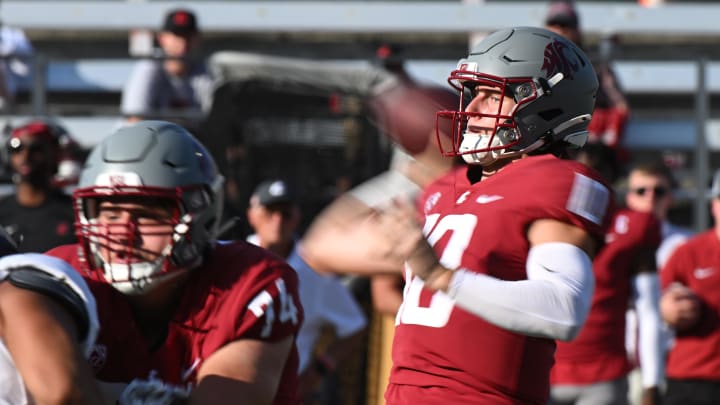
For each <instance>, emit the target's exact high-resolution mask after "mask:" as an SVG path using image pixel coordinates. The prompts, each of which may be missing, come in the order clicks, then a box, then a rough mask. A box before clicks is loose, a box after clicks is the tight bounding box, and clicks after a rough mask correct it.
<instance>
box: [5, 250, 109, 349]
mask: <svg viewBox="0 0 720 405" xmlns="http://www.w3.org/2000/svg"><path fill="white" fill-rule="evenodd" d="M3 279H6V280H7V281H9V282H10V283H11V284H12V285H14V286H16V287H18V288H24V289H27V290H31V291H35V292H38V293H40V294H44V295H46V296H48V297H50V298H52V299H54V300H56V301H57V302H59V303H60V304H61V305H62V306H63V307H64V308H65V309H66V310H67V311H68V312H69V313H70V315H71V316H72V317H73V319H74V320H75V321H76V322H77V326H78V334H79V336H80V340H81V342H82V343H83V348H84V351H85V355H89V354H90V352H91V350H92V346H93V344H94V343H95V338H96V337H97V333H98V330H99V321H98V315H97V308H96V303H95V298H94V297H93V295H92V293H91V292H90V289H89V288H88V286H87V284H86V283H85V280H83V278H82V277H81V276H80V275H79V274H78V273H77V272H76V271H75V269H73V268H72V266H70V265H69V264H68V263H67V262H65V261H64V260H61V259H58V258H55V257H52V256H48V255H44V254H39V253H24V254H14V255H9V256H5V257H3V258H0V281H2V280H3Z"/></svg>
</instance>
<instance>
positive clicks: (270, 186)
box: [250, 179, 295, 206]
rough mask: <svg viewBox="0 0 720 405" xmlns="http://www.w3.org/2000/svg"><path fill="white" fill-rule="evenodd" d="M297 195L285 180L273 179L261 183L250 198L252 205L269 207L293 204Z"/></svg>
mask: <svg viewBox="0 0 720 405" xmlns="http://www.w3.org/2000/svg"><path fill="white" fill-rule="evenodd" d="M294 202H295V194H294V193H293V190H292V188H291V187H290V185H289V184H288V183H287V182H286V181H285V180H280V179H273V180H266V181H263V182H262V183H260V184H259V185H258V186H257V187H256V188H255V191H253V193H252V196H251V197H250V203H251V204H259V205H263V206H268V205H272V204H280V203H286V204H292V203H294Z"/></svg>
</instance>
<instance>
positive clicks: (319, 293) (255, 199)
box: [247, 179, 367, 402]
mask: <svg viewBox="0 0 720 405" xmlns="http://www.w3.org/2000/svg"><path fill="white" fill-rule="evenodd" d="M247 218H248V222H249V224H250V226H251V227H252V228H253V229H254V230H255V232H256V233H255V234H252V235H250V236H249V237H248V238H247V240H248V242H251V243H254V244H256V245H259V246H262V247H264V248H266V249H268V250H270V251H272V252H274V253H276V254H277V255H279V256H280V257H283V258H285V260H286V261H287V262H288V264H290V266H292V267H293V268H294V269H295V271H297V274H298V279H299V281H300V302H301V303H302V306H303V312H304V314H305V320H304V322H303V325H302V327H301V328H300V332H299V333H298V336H297V340H296V345H297V349H298V355H299V357H300V362H299V367H298V373H299V376H300V384H299V386H300V389H301V394H302V395H303V397H304V398H306V401H308V402H309V401H310V399H311V398H312V397H313V396H314V395H316V394H317V392H316V391H317V390H318V388H319V387H320V383H321V382H322V380H323V377H325V376H327V375H329V374H331V373H332V372H333V371H335V368H336V367H337V366H338V364H339V363H340V362H342V361H343V360H344V359H346V358H347V357H348V356H349V355H351V354H352V353H353V352H354V351H356V350H358V349H359V348H360V345H361V344H362V341H363V338H364V331H365V328H366V326H367V320H366V317H365V314H364V312H363V310H362V308H361V307H360V306H359V305H358V303H357V301H356V300H355V298H354V297H353V296H352V294H351V293H350V290H349V289H348V288H347V287H346V286H345V285H343V284H342V282H341V280H340V279H339V278H337V277H335V276H332V275H323V274H319V273H316V272H315V271H314V270H313V269H312V268H310V266H308V264H307V263H305V261H304V260H303V259H302V258H301V257H300V255H299V254H298V251H297V247H298V246H297V241H296V236H297V235H296V232H297V228H298V226H299V224H300V210H299V208H298V205H297V200H296V199H295V194H294V192H293V190H292V188H291V186H290V185H289V184H288V183H287V182H286V181H285V180H280V179H272V180H267V181H264V182H262V183H260V184H259V185H258V186H257V187H256V189H255V191H254V192H253V194H252V196H251V197H250V204H249V207H248V210H247ZM328 326H329V327H332V329H333V331H334V339H332V340H331V341H330V342H329V344H327V346H325V345H323V346H324V349H323V350H322V351H318V350H317V346H318V341H319V339H320V338H321V336H322V334H323V330H324V329H325V328H326V327H328Z"/></svg>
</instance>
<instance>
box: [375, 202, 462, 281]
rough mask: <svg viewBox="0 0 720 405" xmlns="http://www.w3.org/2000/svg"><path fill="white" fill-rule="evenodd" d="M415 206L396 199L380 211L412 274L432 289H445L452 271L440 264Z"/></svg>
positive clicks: (396, 247)
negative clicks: (419, 221)
mask: <svg viewBox="0 0 720 405" xmlns="http://www.w3.org/2000/svg"><path fill="white" fill-rule="evenodd" d="M416 215H417V214H416V211H415V207H414V206H413V205H412V204H411V203H410V202H408V201H402V200H397V201H395V202H394V204H393V207H392V208H391V209H388V210H386V211H385V212H384V213H383V217H384V218H383V219H382V222H383V223H384V224H385V227H386V232H387V233H388V234H389V235H390V236H391V238H394V239H395V240H394V241H392V242H390V243H391V245H392V246H394V247H395V249H397V250H399V251H400V252H402V253H403V256H404V257H405V263H406V264H407V265H408V266H409V267H410V269H411V270H412V272H413V274H415V276H417V277H419V278H420V279H421V280H423V281H424V282H425V286H426V287H427V288H429V289H431V290H444V291H446V290H447V287H448V284H449V282H450V278H451V277H452V271H451V270H450V269H447V268H446V267H444V266H442V265H441V264H440V262H439V260H438V258H437V256H436V255H435V251H434V250H433V248H432V246H431V245H430V243H429V242H428V241H427V239H426V238H425V235H424V234H423V231H422V228H421V227H420V225H419V224H418V222H417V219H416Z"/></svg>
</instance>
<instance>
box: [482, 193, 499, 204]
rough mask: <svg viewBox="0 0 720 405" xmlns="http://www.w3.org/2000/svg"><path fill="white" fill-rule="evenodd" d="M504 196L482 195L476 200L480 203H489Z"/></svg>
mask: <svg viewBox="0 0 720 405" xmlns="http://www.w3.org/2000/svg"><path fill="white" fill-rule="evenodd" d="M503 198H504V197H503V196H501V195H485V194H483V195H481V196H479V197H478V198H476V199H475V202H477V203H478V204H488V203H491V202H493V201H497V200H502V199H503Z"/></svg>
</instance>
